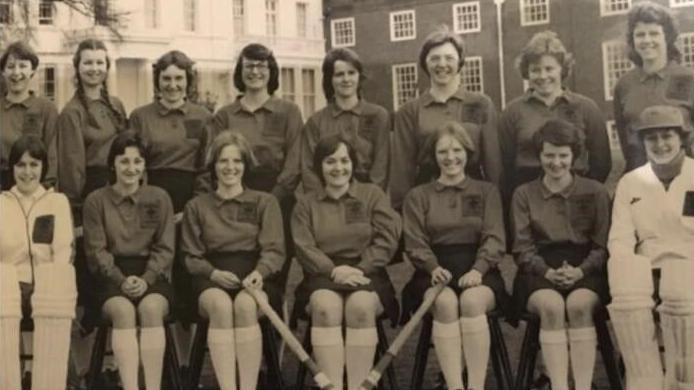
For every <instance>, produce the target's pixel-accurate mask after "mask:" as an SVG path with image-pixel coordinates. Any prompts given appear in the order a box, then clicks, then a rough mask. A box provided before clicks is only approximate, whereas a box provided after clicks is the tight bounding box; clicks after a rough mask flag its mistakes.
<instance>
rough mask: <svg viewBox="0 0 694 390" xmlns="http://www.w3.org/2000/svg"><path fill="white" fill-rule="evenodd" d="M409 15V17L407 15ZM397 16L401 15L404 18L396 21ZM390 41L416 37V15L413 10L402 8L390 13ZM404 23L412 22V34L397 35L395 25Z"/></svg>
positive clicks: (408, 39)
mask: <svg viewBox="0 0 694 390" xmlns="http://www.w3.org/2000/svg"><path fill="white" fill-rule="evenodd" d="M410 15H411V18H410V19H408V18H409V16H410ZM399 16H403V17H404V19H403V20H401V21H399V22H396V20H395V19H396V18H397V17H399ZM389 19H390V41H391V42H399V41H410V40H412V39H416V38H417V16H416V14H415V11H414V10H413V9H408V10H403V11H394V12H391V13H390V17H389ZM406 23H408V24H409V23H412V34H409V35H402V36H399V37H398V36H397V34H396V33H397V31H396V27H397V26H398V25H400V26H404V25H405V24H406Z"/></svg>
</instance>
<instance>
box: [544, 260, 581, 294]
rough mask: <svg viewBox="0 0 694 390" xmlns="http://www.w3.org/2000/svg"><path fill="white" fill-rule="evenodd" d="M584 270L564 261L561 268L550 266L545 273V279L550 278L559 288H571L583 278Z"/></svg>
mask: <svg viewBox="0 0 694 390" xmlns="http://www.w3.org/2000/svg"><path fill="white" fill-rule="evenodd" d="M583 276H584V275H583V270H582V269H580V268H578V267H574V266H572V265H570V264H569V263H567V262H566V261H564V263H563V264H562V265H561V267H559V268H556V269H555V268H550V269H549V270H547V273H545V279H547V280H549V281H550V282H552V284H554V285H555V286H557V287H558V288H559V289H562V290H566V289H569V288H571V287H572V286H573V285H574V284H576V282H578V281H579V280H581V279H583Z"/></svg>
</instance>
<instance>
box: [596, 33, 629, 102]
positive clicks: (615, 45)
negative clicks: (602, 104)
mask: <svg viewBox="0 0 694 390" xmlns="http://www.w3.org/2000/svg"><path fill="white" fill-rule="evenodd" d="M616 49H617V50H621V52H622V54H623V56H624V59H625V60H626V61H628V62H629V64H630V66H627V67H626V68H625V69H623V70H621V71H620V72H619V74H617V75H615V77H614V78H613V79H611V78H610V63H609V56H610V54H611V53H610V51H614V50H616ZM633 67H634V64H633V63H632V62H631V61H629V57H628V56H627V54H626V50H625V48H624V42H623V41H621V40H610V41H605V42H603V43H602V77H603V88H604V89H605V101H612V98H613V96H612V93H613V91H614V87H615V85H616V84H617V80H619V78H620V77H621V76H622V75H623V74H624V73H626V72H628V71H629V70H631V69H632V68H633ZM610 80H612V83H610Z"/></svg>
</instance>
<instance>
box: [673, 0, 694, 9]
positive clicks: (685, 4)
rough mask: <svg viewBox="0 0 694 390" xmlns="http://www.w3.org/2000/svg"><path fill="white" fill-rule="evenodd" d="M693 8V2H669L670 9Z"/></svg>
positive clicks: (686, 0) (675, 0) (689, 0)
mask: <svg viewBox="0 0 694 390" xmlns="http://www.w3.org/2000/svg"><path fill="white" fill-rule="evenodd" d="M691 6H694V0H670V7H672V8H679V7H691Z"/></svg>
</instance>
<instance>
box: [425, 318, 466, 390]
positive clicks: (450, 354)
mask: <svg viewBox="0 0 694 390" xmlns="http://www.w3.org/2000/svg"><path fill="white" fill-rule="evenodd" d="M431 340H432V342H433V344H434V351H436V358H437V359H438V361H439V367H441V373H442V374H443V378H444V379H445V381H446V385H447V387H448V388H449V389H462V388H463V357H462V352H461V337H460V325H459V324H458V321H454V322H449V323H443V322H438V321H434V323H433V325H432V329H431Z"/></svg>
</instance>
